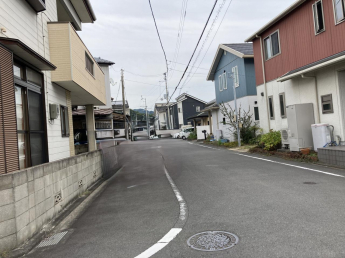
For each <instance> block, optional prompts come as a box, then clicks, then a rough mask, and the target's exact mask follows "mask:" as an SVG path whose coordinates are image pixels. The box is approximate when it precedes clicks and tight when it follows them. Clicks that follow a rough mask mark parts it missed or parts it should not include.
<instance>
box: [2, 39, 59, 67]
mask: <svg viewBox="0 0 345 258" xmlns="http://www.w3.org/2000/svg"><path fill="white" fill-rule="evenodd" d="M0 44H2V45H4V46H5V47H7V48H8V49H9V50H11V51H12V52H13V54H14V55H16V56H18V57H19V58H21V59H23V60H24V61H26V62H28V63H29V64H32V65H33V66H35V67H36V68H38V69H40V70H41V71H52V70H55V69H56V66H55V65H53V64H52V63H51V62H49V61H48V60H47V59H45V58H44V57H43V56H41V55H40V54H38V53H37V52H36V51H34V50H33V49H32V48H30V47H28V46H27V45H25V44H24V43H23V42H21V41H20V40H19V39H13V38H2V37H0Z"/></svg>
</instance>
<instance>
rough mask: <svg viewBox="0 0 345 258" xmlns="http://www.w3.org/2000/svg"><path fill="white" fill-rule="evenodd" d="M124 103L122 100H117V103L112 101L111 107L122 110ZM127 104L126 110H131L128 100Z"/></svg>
mask: <svg viewBox="0 0 345 258" xmlns="http://www.w3.org/2000/svg"><path fill="white" fill-rule="evenodd" d="M122 103H123V102H122V100H117V101H112V102H111V105H112V106H113V107H118V108H122V107H123V104H122ZM125 103H126V106H125V107H126V108H129V104H128V100H126V101H125Z"/></svg>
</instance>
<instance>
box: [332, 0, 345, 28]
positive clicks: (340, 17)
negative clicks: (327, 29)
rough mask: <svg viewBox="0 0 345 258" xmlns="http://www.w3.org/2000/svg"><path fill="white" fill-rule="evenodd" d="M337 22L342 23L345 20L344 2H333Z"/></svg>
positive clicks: (334, 0) (340, 0)
mask: <svg viewBox="0 0 345 258" xmlns="http://www.w3.org/2000/svg"><path fill="white" fill-rule="evenodd" d="M333 4H334V17H335V22H336V23H340V22H342V21H344V20H345V3H344V0H333Z"/></svg>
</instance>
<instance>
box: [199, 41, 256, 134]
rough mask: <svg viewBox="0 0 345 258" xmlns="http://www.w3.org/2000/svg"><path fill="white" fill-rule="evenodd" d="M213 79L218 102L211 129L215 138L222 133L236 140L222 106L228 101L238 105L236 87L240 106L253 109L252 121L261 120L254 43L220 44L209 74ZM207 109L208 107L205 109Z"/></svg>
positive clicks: (244, 108) (213, 109)
mask: <svg viewBox="0 0 345 258" xmlns="http://www.w3.org/2000/svg"><path fill="white" fill-rule="evenodd" d="M207 80H208V81H214V88H215V93H216V104H217V105H213V106H212V107H211V109H210V110H208V111H211V112H212V127H213V128H212V131H213V134H214V135H215V136H216V138H219V137H220V136H221V135H222V136H223V137H224V138H227V139H229V140H231V141H233V140H234V138H233V135H232V133H231V132H230V130H229V126H228V125H225V124H224V122H225V117H224V116H223V115H222V113H221V111H220V109H219V106H220V105H221V104H222V103H224V104H226V105H227V104H229V105H230V106H231V107H232V108H233V109H234V108H235V101H234V90H233V87H235V90H236V98H237V106H238V107H241V109H242V110H245V111H250V113H251V114H252V115H253V120H255V121H256V122H259V111H258V106H257V95H256V83H255V69H254V53H253V44H251V43H239V44H220V45H219V47H218V50H217V52H216V55H215V57H214V60H213V63H212V66H211V68H210V71H209V73H208V76H207ZM206 109H207V108H206Z"/></svg>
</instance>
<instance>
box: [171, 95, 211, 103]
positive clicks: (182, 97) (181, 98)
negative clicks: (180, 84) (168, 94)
mask: <svg viewBox="0 0 345 258" xmlns="http://www.w3.org/2000/svg"><path fill="white" fill-rule="evenodd" d="M187 97H188V98H192V99H195V100H197V101H200V102H202V103H204V104H207V102H206V101H203V100H201V99H198V98H196V97H194V96H192V95H189V94H187V93H182V94H181V95H180V96H178V97H177V98H176V100H177V101H184V100H185V99H187Z"/></svg>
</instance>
